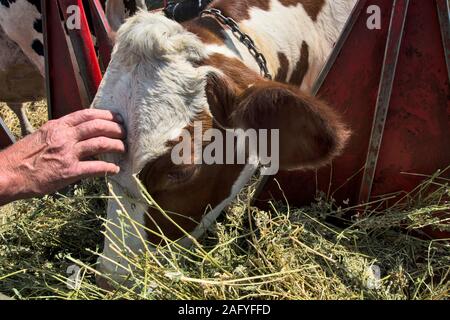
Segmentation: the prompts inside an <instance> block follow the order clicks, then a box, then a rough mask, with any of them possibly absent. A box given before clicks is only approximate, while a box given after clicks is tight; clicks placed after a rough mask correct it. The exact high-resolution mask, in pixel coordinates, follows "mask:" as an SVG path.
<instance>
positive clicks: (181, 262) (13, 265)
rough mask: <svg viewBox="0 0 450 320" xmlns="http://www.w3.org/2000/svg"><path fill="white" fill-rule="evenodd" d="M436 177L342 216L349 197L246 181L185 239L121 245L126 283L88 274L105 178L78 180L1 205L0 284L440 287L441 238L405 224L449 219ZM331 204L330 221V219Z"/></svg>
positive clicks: (281, 289) (417, 292) (51, 293)
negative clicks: (260, 204) (339, 200)
mask: <svg viewBox="0 0 450 320" xmlns="http://www.w3.org/2000/svg"><path fill="white" fill-rule="evenodd" d="M447 182H448V181H446V180H445V179H442V178H440V177H439V176H434V177H431V178H429V179H428V180H427V181H426V182H425V183H424V184H423V185H421V186H420V187H419V188H418V189H417V190H415V192H413V193H411V194H408V195H405V199H404V200H405V201H404V202H403V203H399V204H397V205H395V206H394V207H393V208H391V209H389V210H385V209H382V202H383V201H380V203H379V206H378V207H377V206H373V207H372V208H371V210H372V211H367V212H366V213H365V214H364V215H362V216H361V217H360V218H358V219H353V220H352V221H346V220H345V217H346V215H345V213H346V212H347V211H348V210H349V209H350V208H345V207H338V206H337V205H336V203H334V202H333V201H329V200H324V199H317V202H316V203H314V204H313V205H312V206H311V207H307V208H300V209H298V208H290V207H288V206H286V205H285V204H283V203H271V206H272V210H270V212H267V211H261V210H258V209H256V208H253V207H251V206H249V205H248V201H247V200H246V199H248V198H249V194H250V193H251V192H252V189H251V188H250V189H248V190H244V191H243V192H242V193H241V195H240V197H239V199H238V200H237V201H236V202H235V203H234V204H233V206H232V207H231V208H230V209H229V210H228V211H227V213H226V214H225V215H224V217H222V218H221V219H220V220H219V222H218V223H216V224H215V225H214V227H213V230H211V231H210V232H208V234H207V235H205V236H204V238H203V239H201V240H200V242H199V243H198V244H197V245H194V246H193V247H192V248H191V249H189V250H187V251H186V250H177V249H176V247H175V246H174V245H172V246H166V247H159V248H158V253H157V254H155V253H153V252H150V251H148V252H146V253H145V254H143V255H139V256H135V255H133V254H130V253H129V252H126V251H123V254H124V255H125V256H126V257H127V259H128V260H129V262H130V264H131V265H133V266H134V268H133V269H132V275H131V276H130V277H129V278H128V279H127V280H128V283H129V284H130V285H129V286H128V287H125V286H121V285H117V286H116V290H115V291H114V292H105V291H103V290H101V289H99V288H98V287H97V286H96V285H95V272H96V271H95V262H96V259H97V257H98V252H100V250H101V248H102V234H101V230H102V226H101V225H102V223H101V222H102V218H101V216H102V215H103V213H104V212H105V204H106V196H105V195H106V194H107V190H106V187H105V186H104V185H103V184H102V182H100V181H95V182H92V181H91V182H89V181H85V182H83V183H81V184H80V185H78V186H77V187H75V188H74V189H73V190H71V191H69V193H68V194H66V196H61V195H57V196H48V197H45V198H44V199H40V200H38V199H35V200H30V201H21V202H19V203H17V204H15V205H14V207H13V208H12V209H11V207H9V209H8V210H9V212H7V213H4V214H3V216H2V214H1V213H0V217H3V218H2V219H3V222H2V225H1V226H0V292H3V293H6V294H8V295H11V296H14V297H15V298H16V299H48V298H54V299H123V298H125V299H249V298H262V299H448V298H449V289H450V284H449V280H450V254H449V253H450V245H449V242H447V241H444V240H439V241H438V240H430V239H427V238H426V237H422V238H418V237H416V236H415V235H416V234H418V233H419V234H420V228H422V227H423V226H427V227H432V228H437V229H440V230H449V228H448V225H447V220H446V218H445V217H441V218H437V217H436V213H439V212H442V211H445V210H447V211H448V210H449V209H450V204H449V203H448V200H447V199H448V197H449V195H450V191H449V187H448V184H447ZM430 188H433V190H434V191H433V192H432V193H431V194H428V195H426V194H427V193H426V192H425V191H426V189H430ZM147 198H148V201H149V203H152V199H151V198H150V197H149V196H148V195H147ZM118 200H119V199H118ZM119 201H120V200H119ZM152 205H154V203H152ZM374 208H375V209H374ZM2 209H3V208H2ZM123 216H124V223H128V224H130V223H132V222H131V221H127V215H126V214H125V213H124V215H123ZM336 216H337V217H341V219H342V221H344V222H345V223H343V224H340V227H337V226H336V225H334V224H331V223H330V222H329V217H336ZM400 227H403V230H404V231H401V230H400ZM119 247H120V244H119ZM74 264H75V265H77V266H78V267H80V268H81V269H80V270H81V271H80V275H81V279H82V281H81V285H80V287H79V288H77V290H72V289H69V288H68V286H67V281H68V279H67V278H68V277H70V275H71V273H67V270H68V268H69V267H70V266H71V265H74ZM372 270H379V271H380V273H381V279H379V280H378V279H377V278H376V277H374V271H372Z"/></svg>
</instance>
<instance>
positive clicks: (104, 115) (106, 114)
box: [60, 109, 123, 126]
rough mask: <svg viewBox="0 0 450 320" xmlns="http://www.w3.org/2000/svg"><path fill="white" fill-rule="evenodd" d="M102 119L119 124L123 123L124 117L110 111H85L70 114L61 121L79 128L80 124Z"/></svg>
mask: <svg viewBox="0 0 450 320" xmlns="http://www.w3.org/2000/svg"><path fill="white" fill-rule="evenodd" d="M95 119H101V120H109V121H115V122H118V123H123V119H122V117H121V116H120V115H119V114H117V113H114V112H112V111H110V110H100V109H84V110H80V111H76V112H74V113H71V114H68V115H67V116H64V117H62V118H61V119H60V120H61V121H63V122H65V123H67V124H68V125H71V126H77V125H79V124H80V123H83V122H87V121H91V120H95Z"/></svg>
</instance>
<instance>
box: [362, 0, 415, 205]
mask: <svg viewBox="0 0 450 320" xmlns="http://www.w3.org/2000/svg"><path fill="white" fill-rule="evenodd" d="M408 5H409V0H395V1H394V7H393V10H392V16H391V22H390V25H389V32H388V37H387V43H386V51H385V53H384V61H383V69H382V71H381V80H380V85H379V89H378V90H379V91H378V98H377V102H376V106H375V115H374V119H373V124H372V133H371V136H370V140H369V141H370V142H369V149H368V150H367V159H366V164H365V168H364V174H363V178H362V182H361V190H360V192H359V203H367V202H368V201H369V199H370V194H371V192H372V185H373V179H374V176H375V169H376V167H377V162H378V155H379V152H380V148H381V141H382V140H383V134H384V129H385V126H386V119H387V115H388V111H389V105H390V102H391V95H392V87H393V84H394V78H395V73H396V71H397V62H398V55H399V51H400V45H401V43H402V39H403V31H404V27H405V20H406V14H407V13H408Z"/></svg>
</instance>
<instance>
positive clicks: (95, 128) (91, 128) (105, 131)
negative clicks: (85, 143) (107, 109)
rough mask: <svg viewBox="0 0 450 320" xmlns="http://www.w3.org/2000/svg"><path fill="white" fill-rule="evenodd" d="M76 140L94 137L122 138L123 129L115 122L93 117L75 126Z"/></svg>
mask: <svg viewBox="0 0 450 320" xmlns="http://www.w3.org/2000/svg"><path fill="white" fill-rule="evenodd" d="M75 130H76V132H77V136H78V140H79V141H82V140H87V139H91V138H95V137H102V136H103V137H107V138H113V139H124V138H125V129H124V128H123V127H122V126H121V125H120V124H118V123H117V122H113V121H108V120H102V119H95V120H91V121H87V122H83V123H81V124H79V125H78V126H76V127H75Z"/></svg>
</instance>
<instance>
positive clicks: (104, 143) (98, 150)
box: [75, 137, 126, 159]
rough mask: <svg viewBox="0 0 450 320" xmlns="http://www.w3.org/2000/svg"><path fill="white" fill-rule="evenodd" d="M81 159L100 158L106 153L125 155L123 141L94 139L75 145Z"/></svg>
mask: <svg viewBox="0 0 450 320" xmlns="http://www.w3.org/2000/svg"><path fill="white" fill-rule="evenodd" d="M75 148H76V149H77V151H78V155H79V157H80V158H81V159H84V158H87V157H92V156H98V155H101V154H104V153H125V151H126V147H125V144H124V142H123V141H121V140H118V139H111V138H106V137H98V138H92V139H88V140H84V141H80V142H78V143H77V144H76V145H75Z"/></svg>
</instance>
